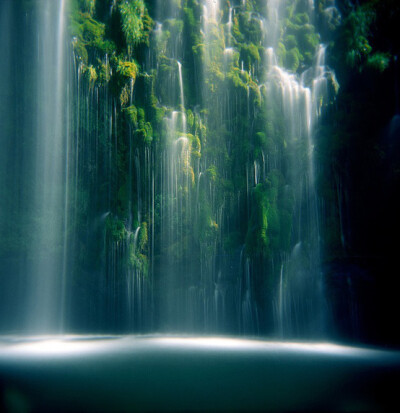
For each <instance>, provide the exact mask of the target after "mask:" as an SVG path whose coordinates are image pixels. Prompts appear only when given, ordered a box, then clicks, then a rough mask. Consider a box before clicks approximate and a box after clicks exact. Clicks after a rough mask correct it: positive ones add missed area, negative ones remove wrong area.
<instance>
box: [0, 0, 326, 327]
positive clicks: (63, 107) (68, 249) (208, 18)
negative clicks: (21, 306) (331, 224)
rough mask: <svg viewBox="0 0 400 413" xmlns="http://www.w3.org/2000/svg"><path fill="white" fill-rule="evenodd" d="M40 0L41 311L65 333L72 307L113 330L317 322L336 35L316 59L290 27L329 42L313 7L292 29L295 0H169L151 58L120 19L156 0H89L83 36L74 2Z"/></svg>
mask: <svg viewBox="0 0 400 413" xmlns="http://www.w3.org/2000/svg"><path fill="white" fill-rule="evenodd" d="M43 1H44V0H43ZM139 3H140V2H139ZM139 3H138V4H139ZM5 4H6V6H3V9H2V10H4V11H5V12H4V13H6V14H4V15H7V14H10V13H11V11H12V7H11V6H10V3H9V2H7V3H5ZM41 4H42V5H45V6H46V7H34V8H33V9H34V13H32V14H31V17H32V16H33V17H34V19H33V17H32V21H33V20H35V19H36V20H35V22H36V21H37V22H40V29H39V28H38V27H37V26H36V23H33V22H32V23H31V24H32V30H33V31H35V33H37V38H36V40H35V44H36V46H35V51H36V56H35V58H34V62H35V65H36V66H37V76H36V69H35V70H34V71H33V72H34V75H35V77H36V78H35V81H34V82H33V84H35V85H36V86H37V90H36V91H35V96H37V99H38V102H39V104H38V105H37V112H35V115H32V116H31V115H29V116H28V120H29V122H28V121H26V122H25V123H24V128H25V131H24V133H26V134H27V132H28V124H32V125H33V126H35V133H34V139H33V141H34V143H33V144H32V145H31V148H32V149H35V151H34V152H32V151H30V154H29V155H27V156H29V157H30V162H31V163H32V165H31V169H30V172H29V173H28V172H27V173H25V172H24V168H22V169H20V170H21V171H22V172H21V173H19V175H18V174H16V175H17V176H18V177H19V179H20V181H21V182H22V181H23V182H22V183H23V185H22V184H21V182H20V183H19V184H20V186H21V188H24V190H25V191H26V192H29V190H31V192H32V193H31V194H30V195H29V196H28V199H29V200H30V203H31V205H32V211H35V212H32V214H28V215H29V219H28V221H29V222H30V223H31V224H33V223H37V225H36V227H35V230H34V231H33V233H34V236H33V237H32V240H31V241H30V242H29V245H28V247H27V254H26V257H27V260H28V261H27V265H26V267H27V268H29V271H25V267H24V269H21V272H26V273H27V274H26V277H27V278H26V280H30V282H31V284H29V285H30V287H29V290H30V292H29V296H30V297H31V298H28V295H27V297H26V301H27V302H30V303H31V304H29V308H30V310H29V313H30V314H31V316H32V318H34V319H35V320H36V322H37V323H38V324H40V325H42V326H45V325H46V324H47V325H48V329H55V325H56V324H57V325H58V324H60V320H61V319H62V318H64V317H65V318H66V319H67V322H66V326H69V325H71V326H73V325H77V326H78V328H81V329H85V328H86V327H85V326H91V328H94V329H96V330H102V329H108V328H109V329H111V330H118V331H120V330H122V331H148V330H152V329H160V330H163V331H205V332H210V331H217V332H241V333H253V334H258V333H259V332H266V331H271V329H273V328H274V327H271V325H274V323H275V331H278V332H279V333H280V334H283V335H284V334H289V335H290V334H299V335H301V334H303V333H304V334H308V331H309V330H313V331H316V323H315V322H314V320H313V317H312V315H311V314H312V313H315V312H318V313H321V312H320V311H319V310H318V308H319V307H318V306H319V305H320V304H319V303H320V302H321V298H320V297H321V295H320V294H319V293H318V292H317V291H318V290H319V288H320V287H318V283H319V282H318V280H319V275H318V273H319V269H318V268H319V247H318V246H319V229H318V207H317V197H316V193H315V174H316V173H315V170H314V169H315V167H314V160H313V147H314V142H313V139H314V130H315V125H316V124H317V121H318V117H319V114H320V112H321V105H322V104H323V102H324V99H325V97H326V95H327V89H328V78H329V76H330V74H329V71H328V69H327V68H326V66H325V62H324V59H325V51H326V48H325V47H324V46H322V45H320V46H318V47H314V48H312V50H311V48H310V50H309V51H308V52H307V53H308V55H305V56H306V57H303V59H308V61H306V60H304V62H305V63H303V69H304V70H303V69H302V70H300V68H299V59H300V58H299V56H298V54H296V53H299V52H298V51H297V52H296V47H295V44H296V41H297V40H296V38H295V36H293V35H287V36H286V35H285V33H284V32H285V30H295V28H296V27H298V26H299V27H300V26H301V25H303V26H301V27H302V30H303V31H304V30H306V31H307V30H308V32H307V33H309V36H310V38H312V39H314V38H313V37H312V36H314V37H315V36H316V34H315V33H314V31H313V30H314V26H312V24H311V23H310V22H312V21H313V17H312V13H313V7H311V6H310V4H311V3H309V2H304V4H303V3H301V4H300V3H299V4H300V5H297V3H296V2H294V3H293V4H292V2H290V4H291V7H292V11H291V12H290V13H292V14H293V7H297V6H298V7H302V13H299V14H298V15H297V17H296V18H297V19H298V21H297V20H296V23H295V24H294V23H293V25H292V26H290V28H289V29H287V28H285V25H286V24H288V23H287V22H285V18H287V17H288V18H289V19H290V18H292V17H290V16H289V15H287V13H289V11H288V10H289V9H288V8H287V7H285V6H284V4H283V3H282V2H279V1H273V0H271V1H268V2H265V4H264V5H257V6H254V5H250V4H247V3H246V2H230V3H228V2H224V1H214V0H212V1H211V0H210V1H209V0H203V1H201V2H200V3H199V4H198V5H197V6H195V5H192V6H190V7H188V8H185V7H182V5H180V4H178V2H176V3H175V2H161V1H157V2H154V4H153V3H152V5H151V8H152V13H153V15H154V16H155V17H156V18H157V19H158V22H157V23H154V26H151V25H149V27H150V29H149V42H148V44H147V46H146V48H144V51H141V52H140V53H138V54H137V55H136V54H135V53H133V52H134V50H135V42H132V43H129V41H130V38H129V36H128V37H127V38H126V39H125V40H126V42H127V48H126V53H125V55H124V54H116V53H115V51H113V43H112V42H109V40H110V39H109V38H107V36H108V35H109V34H107V31H106V30H105V26H110V27H111V26H112V25H115V24H117V22H118V21H119V19H124V18H125V17H126V16H127V17H129V13H132V12H135V13H136V12H138V13H145V6H144V5H143V6H140V7H139V6H138V8H136V9H135V8H130V7H131V6H129V4H130V3H129V2H128V3H119V2H116V1H113V2H111V1H110V2H109V3H108V6H109V7H104V10H103V8H102V7H100V6H96V7H94V6H93V4H92V3H85V4H84V5H81V6H79V7H82V8H83V9H82V10H83V12H81V11H79V12H78V13H77V12H76V11H75V12H74V13H75V14H72V15H71V16H70V17H71V18H72V19H75V20H74V25H75V26H74V25H73V27H72V30H75V32H74V35H73V37H72V39H71V40H72V41H71V45H69V43H68V36H66V28H67V26H68V24H67V21H66V13H67V10H66V6H67V4H69V3H68V2H67V1H61V0H60V1H59V2H52V3H51V5H50V2H49V3H47V2H45V1H44V3H41ZM296 5H297V6H296ZM73 7H77V6H76V5H75V6H73ZM132 7H133V6H132ZM253 9H254V10H253ZM135 10H136V11H135ZM191 13H192V14H191ZM95 18H98V19H99V21H96V20H95ZM100 21H101V22H100ZM130 21H131V20H129V19H127V20H126V21H125V23H124V24H125V26H123V28H124V30H125V29H126V27H128V26H129V22H130ZM131 22H132V21H131ZM290 24H292V23H290ZM33 26H34V27H33ZM5 27H6V30H7V25H6V26H5ZM74 27H75V28H74ZM128 28H129V27H128ZM142 29H143V30H145V27H144V26H143V28H142ZM146 30H147V29H146ZM241 31H242V32H243V33H241ZM189 32H190V33H191V34H190V36H186V33H189ZM134 33H135V32H134V31H133V32H132V33H131V35H134ZM284 35H285V36H286V37H283V36H284ZM102 36H103V37H102ZM245 36H248V39H245ZM50 39H51V40H50ZM54 39H56V41H55V42H54ZM307 39H308V38H307ZM113 41H118V39H117V38H115V39H113ZM250 41H251V42H252V43H251V44H250V43H248V42H250ZM107 42H108V43H107ZM282 42H284V43H285V44H286V46H282V44H283V43H282ZM3 43H4V44H6V43H7V36H5V37H4V40H3ZM128 43H129V44H128ZM192 43H193V44H195V46H193V44H192ZM70 46H71V49H72V50H73V56H72V57H71V59H70V58H68V52H69V51H70ZM122 46H123V45H122V44H120V45H119V46H118V47H122ZM128 46H129V47H128ZM253 46H254V47H253ZM292 46H293V47H292ZM284 47H287V48H288V50H286V52H285V53H286V55H285V53H284V50H283V48H284ZM289 47H292V49H290V50H289ZM7 50H8V49H7V48H5V52H6V53H10V51H9V50H8V52H7ZM313 54H315V56H314V57H313ZM133 56H134V57H135V59H142V63H143V64H142V66H141V65H140V64H138V62H137V61H136V60H135V59H134V58H133ZM296 59H297V60H296ZM313 60H314V62H313ZM70 61H71V67H72V71H71V73H72V76H70V74H69V67H70V66H69V62H70ZM296 62H297V64H296ZM290 64H292V66H293V67H292V68H291V69H289V68H288V66H290ZM191 66H193V67H191ZM54 67H56V69H57V70H55V71H54V70H53V68H54ZM300 71H302V72H303V73H302V74H301V75H298V73H299V72H300ZM2 72H3V73H4V74H5V76H6V77H10V76H11V74H10V73H9V72H7V70H6V68H2ZM68 79H69V80H68ZM26 84H28V79H27V80H26ZM5 86H6V84H5ZM36 86H35V87H36ZM5 90H6V88H5ZM71 102H72V104H71ZM2 122H3V123H4V121H3V120H2ZM32 153H37V156H36V157H33V158H32ZM16 168H17V167H16ZM26 171H28V167H26ZM33 171H34V174H33ZM4 175H5V174H4V173H2V179H3V176H4ZM28 175H32V176H34V178H33V181H34V183H33V185H32V186H30V185H29V183H28V178H27V177H28ZM2 185H3V186H4V185H5V183H3V181H2ZM28 188H30V189H29V190H28ZM8 192H10V191H8ZM13 202H14V201H13ZM14 204H15V202H14ZM4 211H9V209H7V208H2V211H1V213H2V214H3V215H4V216H5V212H4ZM2 220H3V221H5V218H2ZM50 244H51V246H52V247H51V248H49V245H50ZM45 250H46V251H47V252H49V253H46V254H45V253H44V251H45ZM69 271H71V274H69ZM39 274H41V276H40V277H39ZM52 274H59V275H58V276H54V277H53V275H52ZM22 279H24V278H21V280H22ZM40 280H41V281H40ZM63 290H65V291H63ZM67 293H68V294H67ZM38 302H40V303H41V305H40V306H38V305H37V303H38ZM56 302H59V303H61V308H62V309H60V306H59V310H57V311H49V310H48V309H49V308H52V307H53V306H55V305H56ZM271 302H272V304H271ZM39 313H40V314H39ZM272 313H273V315H274V316H273V317H272V315H271V314H272ZM62 314H64V315H62ZM81 314H85V317H81V316H80V315H81ZM47 316H49V317H50V319H49V320H47V321H45V318H46V317H47ZM272 318H274V320H272ZM56 319H57V322H56ZM29 324H30V326H31V327H32V329H33V324H32V323H31V322H30V321H29ZM43 328H44V329H45V327H43ZM46 328H47V327H46Z"/></svg>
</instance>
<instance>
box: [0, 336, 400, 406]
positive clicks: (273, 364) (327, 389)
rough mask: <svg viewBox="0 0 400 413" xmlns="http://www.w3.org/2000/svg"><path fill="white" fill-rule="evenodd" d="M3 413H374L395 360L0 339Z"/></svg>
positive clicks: (393, 376)
mask: <svg viewBox="0 0 400 413" xmlns="http://www.w3.org/2000/svg"><path fill="white" fill-rule="evenodd" d="M0 378H1V383H2V388H1V390H2V393H3V406H2V407H6V408H7V409H8V410H10V411H13V410H14V411H21V410H17V409H18V406H19V407H21V406H23V407H24V408H25V410H24V411H30V410H33V411H82V410H84V411H188V410H189V411H260V410H262V411H268V410H273V411H276V410H279V411H282V410H283V411H298V410H306V411H309V410H320V409H323V410H332V411H360V410H362V411H365V410H372V411H380V410H382V409H385V408H386V409H387V408H388V407H390V406H391V403H392V402H394V401H395V399H396V397H395V394H394V393H393V390H392V387H393V386H391V385H392V384H393V383H396V382H398V380H399V378H400V354H399V353H398V352H395V351H384V350H376V349H369V348H358V347H350V346H343V345H338V344H333V343H323V342H278V341H263V340H259V339H258V340H254V339H237V338H229V337H193V336H187V337H182V336H179V337H178V336H122V337H117V336H49V337H29V338H21V337H12V336H8V337H3V338H2V340H1V341H0Z"/></svg>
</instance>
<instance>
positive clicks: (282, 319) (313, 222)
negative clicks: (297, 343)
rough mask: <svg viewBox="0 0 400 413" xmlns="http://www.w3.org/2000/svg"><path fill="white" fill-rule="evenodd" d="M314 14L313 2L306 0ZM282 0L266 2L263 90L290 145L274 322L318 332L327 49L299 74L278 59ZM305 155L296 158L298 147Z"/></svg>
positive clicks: (289, 331) (293, 331)
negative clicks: (318, 167)
mask: <svg viewBox="0 0 400 413" xmlns="http://www.w3.org/2000/svg"><path fill="white" fill-rule="evenodd" d="M308 9H309V10H308V19H310V20H312V12H313V4H312V2H309V4H308ZM282 12H283V9H282V4H281V3H280V2H279V1H278V2H275V1H269V2H268V18H267V20H266V24H265V34H264V36H265V37H264V39H265V44H266V61H267V83H266V88H267V96H268V97H269V98H270V99H273V101H274V103H275V105H278V106H279V107H281V108H282V112H283V117H284V120H285V137H286V143H287V146H288V152H289V160H288V165H287V168H288V175H289V178H288V183H289V185H290V187H291V190H292V191H293V192H292V194H293V196H294V216H293V229H292V247H291V248H292V251H291V252H290V253H289V254H288V255H286V254H285V255H284V256H283V257H282V263H281V268H280V276H279V283H278V287H277V293H276V296H277V298H276V326H277V330H278V331H280V334H283V335H289V336H290V335H304V334H305V335H310V334H321V333H322V329H323V320H322V319H323V292H322V285H321V283H322V281H321V274H320V248H319V243H320V234H319V224H318V220H319V218H318V201H317V195H316V189H315V172H314V168H315V167H314V141H313V140H314V133H315V131H314V127H315V125H316V123H317V120H318V117H319V115H320V113H321V105H322V102H323V100H324V99H326V97H327V93H328V88H327V82H328V77H329V76H332V75H331V73H330V71H329V70H328V69H327V68H326V67H325V50H326V47H325V46H323V45H319V46H318V50H317V52H316V55H315V57H314V63H313V65H312V67H311V68H309V69H307V70H306V71H304V72H303V73H302V75H301V76H300V77H299V76H297V75H295V74H293V73H290V72H288V71H287V70H285V69H284V68H283V67H281V66H279V65H278V64H277V61H278V59H277V56H276V52H275V50H276V49H277V47H278V41H279V31H280V28H279V24H280V23H279V22H281V21H282V16H281V13H282ZM303 151H304V153H305V159H303V158H299V152H300V153H301V152H303Z"/></svg>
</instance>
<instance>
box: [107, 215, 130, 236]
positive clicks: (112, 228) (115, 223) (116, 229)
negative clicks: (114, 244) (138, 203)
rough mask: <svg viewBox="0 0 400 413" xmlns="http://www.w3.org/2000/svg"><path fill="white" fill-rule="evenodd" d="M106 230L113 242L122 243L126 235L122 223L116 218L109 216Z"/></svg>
mask: <svg viewBox="0 0 400 413" xmlns="http://www.w3.org/2000/svg"><path fill="white" fill-rule="evenodd" d="M106 229H107V232H108V234H109V235H110V237H111V239H112V240H113V241H123V240H125V239H126V237H127V235H128V232H127V230H126V228H125V225H124V223H123V221H121V220H120V219H118V218H117V217H111V216H109V217H108V218H107V221H106Z"/></svg>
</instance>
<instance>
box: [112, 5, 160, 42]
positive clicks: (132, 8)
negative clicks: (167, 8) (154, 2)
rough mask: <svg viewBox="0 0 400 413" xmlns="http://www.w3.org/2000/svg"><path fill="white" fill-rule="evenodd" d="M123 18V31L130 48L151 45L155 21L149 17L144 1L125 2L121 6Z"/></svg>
mask: <svg viewBox="0 0 400 413" xmlns="http://www.w3.org/2000/svg"><path fill="white" fill-rule="evenodd" d="M119 11H120V13H121V18H122V30H123V32H124V35H125V40H126V43H127V45H128V47H133V46H137V45H138V44H140V43H146V44H148V43H149V35H150V31H151V29H152V26H153V21H152V20H151V18H150V16H149V15H148V11H147V9H146V6H145V3H144V1H143V0H125V1H123V2H122V3H120V5H119Z"/></svg>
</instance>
